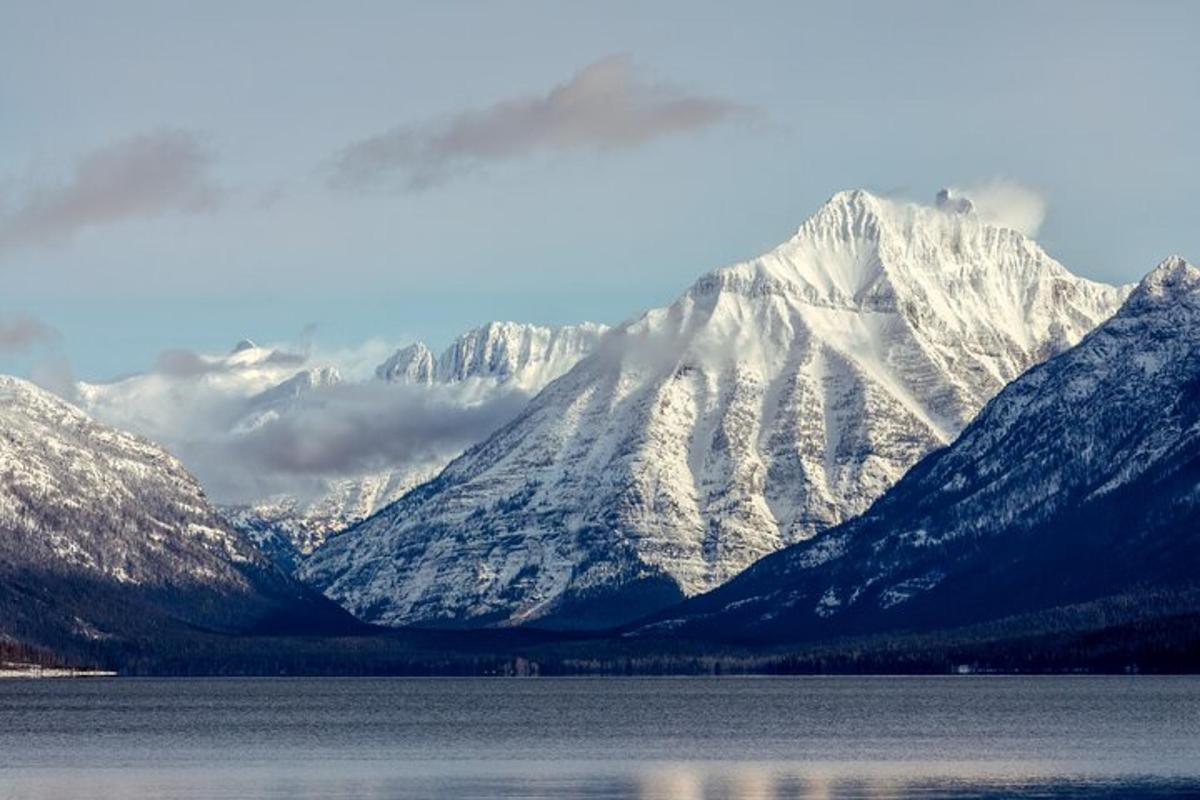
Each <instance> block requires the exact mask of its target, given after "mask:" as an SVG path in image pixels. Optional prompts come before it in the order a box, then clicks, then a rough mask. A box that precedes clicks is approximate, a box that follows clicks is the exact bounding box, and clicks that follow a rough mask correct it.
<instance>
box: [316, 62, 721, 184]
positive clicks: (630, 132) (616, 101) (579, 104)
mask: <svg viewBox="0 0 1200 800" xmlns="http://www.w3.org/2000/svg"><path fill="white" fill-rule="evenodd" d="M743 110H744V108H743V107H742V106H740V105H738V104H737V103H733V102H730V101H728V100H724V99H721V98H717V97H708V96H704V95H699V94H692V93H689V92H687V91H685V90H683V89H680V88H679V87H675V86H671V85H669V84H664V83H654V82H650V81H647V80H645V79H644V78H642V77H641V76H639V75H638V74H637V72H636V71H635V70H634V68H633V65H632V63H631V61H630V59H629V58H628V57H627V56H620V55H618V56H610V57H608V58H604V59H602V60H600V61H597V62H595V63H594V64H591V65H589V66H587V67H584V68H583V69H581V70H580V71H579V72H578V73H576V74H575V75H574V77H572V78H571V79H570V80H569V81H567V82H566V83H563V84H560V85H558V86H555V87H554V88H552V89H551V90H550V91H548V92H547V93H545V94H544V95H540V96H532V97H517V98H512V99H508V100H503V101H500V102H498V103H495V104H494V105H491V106H489V107H487V108H483V109H478V110H471V111H464V112H462V113H460V114H457V115H455V116H453V117H451V118H450V119H448V120H444V121H440V122H429V123H425V124H420V125H411V126H400V127H396V128H393V129H391V130H389V131H386V132H384V133H381V134H379V135H377V136H372V137H370V138H367V139H363V140H361V141H358V142H354V143H353V144H351V145H350V146H348V147H346V148H345V149H344V150H343V151H342V153H341V154H340V156H339V157H338V158H337V161H336V163H335V165H334V170H333V174H332V176H331V178H330V183H331V184H332V185H334V186H339V187H355V186H362V185H365V184H371V183H376V182H379V181H385V180H389V179H393V178H396V177H399V178H400V179H401V181H402V184H403V185H404V186H405V187H407V188H408V189H410V190H415V189H422V188H426V187H429V186H433V185H435V184H439V183H442V182H444V181H446V180H448V179H449V178H450V177H452V176H453V175H455V174H458V173H461V172H464V171H469V170H471V169H473V168H475V167H478V166H479V165H482V164H486V163H489V162H500V161H506V160H511V159H516V158H521V157H524V156H528V155H531V154H534V153H539V152H555V151H567V150H580V149H592V150H600V151H605V150H622V149H628V148H632V147H636V146H638V145H641V144H644V143H646V142H649V141H651V140H653V139H657V138H661V137H664V136H668V135H671V134H675V133H680V132H683V131H689V130H696V129H699V128H704V127H707V126H710V125H713V124H715V123H718V122H721V121H723V120H725V119H727V118H729V117H731V116H732V115H734V114H737V113H739V112H742V111H743Z"/></svg>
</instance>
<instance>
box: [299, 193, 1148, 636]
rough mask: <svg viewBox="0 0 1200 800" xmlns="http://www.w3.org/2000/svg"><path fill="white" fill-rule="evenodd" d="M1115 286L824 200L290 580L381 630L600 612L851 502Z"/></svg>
mask: <svg viewBox="0 0 1200 800" xmlns="http://www.w3.org/2000/svg"><path fill="white" fill-rule="evenodd" d="M1126 293H1127V290H1123V289H1118V288H1115V287H1110V286H1103V285H1101V284H1096V283H1092V282H1090V281H1086V280H1083V279H1081V278H1077V277H1075V276H1073V275H1071V273H1069V272H1068V271H1067V270H1066V269H1065V268H1063V267H1062V266H1061V265H1059V264H1058V263H1057V262H1055V261H1054V260H1053V259H1052V258H1050V257H1049V256H1048V255H1047V254H1046V253H1045V252H1044V251H1043V250H1042V249H1041V248H1040V247H1038V246H1037V245H1036V244H1035V243H1034V242H1032V241H1031V240H1029V239H1027V238H1026V237H1024V236H1022V235H1021V234H1020V233H1018V232H1016V231H1014V230H1010V229H1007V228H1001V227H997V226H994V225H989V224H986V223H985V222H983V221H982V220H980V219H979V218H978V216H977V215H973V214H958V213H947V212H945V211H943V210H939V209H937V208H933V207H926V206H920V205H917V204H906V203H898V202H895V201H891V200H887V199H884V198H879V197H876V196H874V195H871V194H870V193H868V192H864V191H852V192H843V193H839V194H838V195H835V196H834V197H833V198H832V199H831V200H830V201H829V202H828V203H827V204H826V205H825V206H823V207H822V208H821V209H819V210H818V211H817V213H816V214H814V215H813V216H812V217H811V218H810V219H808V220H807V221H806V222H805V223H804V224H802V225H801V226H800V227H799V229H798V231H797V233H796V235H795V236H793V237H792V238H790V239H789V240H788V241H786V242H784V243H783V244H782V245H780V246H779V247H777V248H775V249H774V250H772V251H770V252H768V253H766V254H764V255H762V256H759V257H758V258H755V259H751V260H749V261H746V262H743V263H740V264H736V265H733V266H731V267H726V268H722V269H718V270H714V271H712V272H710V273H707V274H706V275H704V276H702V277H701V278H700V279H699V280H698V281H697V282H696V283H695V284H693V286H692V287H691V288H690V289H689V290H688V291H687V292H685V293H684V294H683V295H682V296H681V297H680V298H679V299H678V300H677V301H676V302H675V303H673V304H672V305H670V306H667V307H665V308H659V309H654V310H651V311H649V312H647V313H645V314H644V315H642V316H641V317H639V318H638V319H635V320H633V321H631V322H628V323H625V324H623V325H621V326H619V327H618V328H616V329H614V330H613V331H612V332H610V333H609V334H608V335H607V336H605V337H604V339H603V341H602V342H601V343H600V345H599V347H598V348H597V350H596V352H595V353H594V354H592V355H591V356H589V357H588V358H586V359H584V360H583V361H581V362H580V363H579V364H578V365H577V366H576V367H575V368H574V369H572V370H571V371H570V372H568V373H566V374H565V375H563V377H561V378H560V379H559V380H557V381H555V382H553V383H551V384H550V385H549V386H548V387H547V388H546V389H545V390H543V391H542V392H541V393H540V394H539V395H538V397H536V398H535V399H534V400H533V401H532V402H531V404H530V405H529V407H528V408H527V409H526V410H525V412H524V413H523V414H522V415H521V416H520V417H518V419H516V420H515V421H514V422H513V423H511V424H510V425H508V426H506V427H505V428H503V429H502V430H500V431H499V432H497V433H496V434H495V435H494V436H492V437H491V438H490V439H489V440H488V441H486V442H484V443H481V444H480V445H478V446H477V447H474V448H472V449H471V450H469V451H468V452H467V453H466V454H464V456H463V457H462V458H460V459H458V460H456V461H455V462H453V463H452V464H451V465H450V466H449V467H447V469H446V470H445V471H444V472H443V473H442V474H441V475H440V476H439V477H438V478H437V479H435V480H434V481H432V482H430V483H428V484H426V485H425V486H423V487H420V488H418V489H417V490H414V491H413V492H412V493H410V494H409V495H407V496H406V497H405V498H403V499H402V500H401V501H400V502H398V503H397V504H396V505H394V506H392V507H390V508H388V509H386V510H384V511H383V512H381V513H380V514H378V515H376V516H375V517H373V518H372V519H370V520H368V521H367V522H366V523H364V524H363V525H361V526H359V527H357V528H355V529H353V530H352V532H350V533H349V534H347V535H346V536H340V537H336V538H335V539H334V540H332V541H331V542H329V544H328V545H327V546H326V547H325V548H323V549H322V550H320V551H318V552H317V553H316V554H315V555H314V557H313V559H311V560H310V561H309V562H308V564H307V565H306V567H305V573H304V574H306V575H307V576H308V578H309V579H310V580H312V581H313V582H314V583H316V584H317V585H319V586H321V587H323V588H325V589H326V591H327V592H328V593H329V594H330V595H331V596H332V597H334V598H336V599H338V600H339V601H341V602H343V603H344V604H346V605H347V606H348V607H350V608H351V609H352V610H354V611H355V612H356V613H358V614H361V615H363V616H364V617H367V618H369V619H371V620H373V621H380V622H385V623H389V624H402V623H411V622H426V623H428V622H453V623H454V624H463V623H464V622H465V623H467V624H500V623H503V624H511V623H519V622H527V621H531V620H543V621H545V622H546V624H580V625H588V624H609V623H612V622H614V621H620V620H619V617H618V615H619V614H627V615H628V616H633V615H636V614H637V613H639V612H641V611H644V610H646V609H647V608H649V607H654V606H656V605H662V604H665V603H667V602H670V601H671V600H672V599H674V598H678V597H679V596H682V595H691V594H695V593H698V592H701V591H704V590H706V589H708V588H711V587H713V586H715V585H717V584H719V583H721V582H723V581H724V580H727V579H728V578H730V577H732V576H733V575H734V574H736V573H737V572H738V571H740V570H741V569H743V568H745V567H746V566H747V565H749V564H750V563H752V562H753V561H755V560H757V559H758V558H760V557H761V556H763V555H766V554H768V553H770V552H773V551H774V550H777V549H779V548H781V547H783V546H785V545H787V544H790V543H793V542H797V541H800V540H803V539H805V538H808V537H811V536H813V535H814V534H816V533H819V532H820V531H823V530H825V529H826V528H828V527H831V526H832V525H835V524H837V523H838V522H841V521H842V520H844V519H846V518H848V517H850V516H853V515H854V514H857V513H859V512H861V511H862V510H864V509H865V508H866V507H867V505H868V504H869V503H870V502H871V501H872V500H873V499H875V498H876V497H878V496H879V495H880V494H882V493H883V491H885V490H886V489H887V488H888V487H889V486H891V485H892V484H893V483H894V482H895V481H896V480H897V479H898V478H899V477H900V476H901V475H902V474H903V473H904V471H905V470H907V469H908V468H909V467H910V466H911V465H912V464H914V463H915V462H916V461H917V460H918V459H919V458H920V457H921V456H923V455H925V454H926V453H928V452H929V451H931V450H933V449H934V448H937V447H940V446H943V445H945V444H947V443H948V442H949V441H950V440H951V439H952V438H953V437H954V436H955V435H956V434H957V433H958V432H959V431H960V430H961V429H962V428H963V426H965V425H966V424H967V422H968V421H969V420H970V419H971V418H972V417H973V416H974V414H975V413H976V412H977V411H978V410H979V409H980V408H981V407H982V406H983V404H984V403H985V402H986V401H987V400H988V399H990V398H991V397H992V396H993V395H994V394H995V393H996V392H998V391H999V390H1000V389H1001V388H1002V387H1003V386H1004V385H1005V384H1006V383H1007V382H1008V381H1010V380H1012V379H1013V378H1015V377H1016V376H1017V375H1019V374H1020V373H1021V372H1022V371H1024V370H1025V369H1026V368H1028V367H1029V366H1030V365H1032V364H1034V363H1037V362H1038V361H1041V360H1043V359H1045V358H1046V357H1048V356H1050V355H1052V354H1054V353H1056V352H1058V351H1060V350H1062V349H1064V348H1065V347H1067V346H1069V345H1071V344H1073V343H1074V342H1076V341H1078V339H1079V338H1080V337H1081V336H1082V335H1083V334H1085V333H1086V332H1087V331H1088V330H1090V329H1091V328H1092V327H1094V326H1095V324H1097V323H1098V322H1100V321H1101V320H1103V319H1105V318H1107V317H1108V316H1109V315H1110V314H1111V313H1112V311H1113V310H1115V308H1116V307H1117V306H1118V305H1119V303H1120V302H1121V301H1122V300H1123V298H1124V297H1125V295H1126Z"/></svg>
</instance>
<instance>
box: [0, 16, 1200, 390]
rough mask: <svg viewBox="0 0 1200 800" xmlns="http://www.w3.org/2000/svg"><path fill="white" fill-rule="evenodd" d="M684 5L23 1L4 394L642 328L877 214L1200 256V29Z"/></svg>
mask: <svg viewBox="0 0 1200 800" xmlns="http://www.w3.org/2000/svg"><path fill="white" fill-rule="evenodd" d="M648 5H649V4H645V3H624V4H623V3H603V4H600V3H596V4H584V3H571V4H562V3H532V2H530V3H486V4H484V3H479V4H476V3H421V4H405V3H394V2H388V3H368V2H344V3H332V2H330V3H300V2H279V3H273V2H265V1H263V2H255V3H224V2H211V3H205V4H197V3H190V4H184V3H170V2H147V3H123V2H112V3H105V4H103V8H102V7H101V4H95V3H84V2H77V3H55V2H36V3H35V2H21V3H18V2H10V1H9V0H0V277H2V281H0V287H2V289H0V331H4V330H7V331H9V335H8V340H9V342H10V344H9V346H7V347H4V346H3V343H4V341H5V338H4V336H0V370H3V371H15V372H26V371H28V370H29V369H30V368H31V366H32V365H33V364H35V363H37V362H38V361H39V360H45V359H59V360H65V361H67V362H69V363H70V364H71V366H72V367H73V369H74V371H75V372H76V373H77V374H79V375H81V376H83V377H87V378H103V377H108V376H112V375H115V374H119V373H122V372H127V371H133V370H138V369H142V368H145V367H147V366H148V365H149V364H151V363H152V362H153V360H154V357H155V355H156V354H157V353H158V352H160V351H162V350H165V349H168V348H193V349H199V350H225V349H228V348H229V347H230V346H232V344H233V342H235V341H236V340H237V339H239V338H241V337H243V336H249V337H252V338H255V339H260V340H266V341H287V340H290V339H295V338H296V337H298V336H299V335H300V332H301V331H302V330H303V329H304V328H305V326H308V325H310V324H313V323H315V325H316V338H317V340H318V342H319V343H320V344H321V345H322V346H325V347H330V348H333V347H341V346H348V345H351V344H353V343H355V342H359V341H362V340H364V339H368V338H380V339H384V340H388V341H394V342H397V343H399V342H402V341H405V340H408V339H411V338H414V337H419V338H424V339H426V340H428V341H429V342H430V343H431V344H433V345H434V346H440V345H443V344H445V343H446V342H447V341H448V339H449V338H450V337H451V336H452V335H453V334H454V333H456V332H458V331H460V330H462V329H465V328H467V327H470V326H473V325H476V324H479V323H481V322H483V321H486V320H488V319H494V318H501V319H517V320H528V321H533V322H541V323H550V324H554V323H565V322H570V321H575V320H579V319H595V320H599V321H603V322H616V321H619V320H621V319H623V318H626V317H628V316H631V315H632V314H634V313H635V312H637V311H639V310H640V309H643V308H645V307H648V306H652V305H656V304H661V303H664V302H667V301H669V300H670V299H672V298H673V297H674V296H675V295H676V294H678V293H679V292H680V291H682V290H683V289H684V288H685V287H686V286H687V285H688V284H689V283H690V282H691V281H692V280H693V279H694V278H695V277H696V276H697V275H699V274H700V273H702V272H703V271H705V270H707V269H709V268H712V267H716V266H720V265H722V264H725V263H729V262H732V261H736V260H740V259H743V258H746V257H749V256H752V255H754V254H756V253H758V252H760V251H762V250H764V249H767V248H769V247H771V246H772V245H774V244H776V243H777V242H779V241H781V240H783V239H785V238H786V237H787V236H788V235H789V234H790V233H791V231H792V230H793V229H794V228H795V227H796V226H797V225H799V223H800V222H801V221H802V220H803V219H804V218H805V217H806V216H807V215H808V214H810V213H811V212H812V211H813V210H814V209H816V208H817V207H818V206H819V205H820V203H821V202H822V201H823V200H824V199H826V198H827V197H828V196H830V195H831V194H833V193H834V192H836V191H838V190H840V189H844V188H852V187H867V188H871V189H875V190H877V191H880V192H885V193H889V194H898V195H903V196H907V197H911V198H915V199H927V198H931V197H932V196H933V194H934V193H935V192H936V191H937V189H938V188H939V187H941V186H943V185H960V186H970V185H974V184H979V183H984V182H988V181H992V180H995V179H1004V180H1007V181H1013V182H1016V183H1019V184H1022V185H1024V186H1028V187H1031V188H1032V189H1034V190H1036V191H1037V192H1038V193H1039V194H1040V195H1041V196H1042V197H1044V198H1045V200H1046V202H1047V208H1048V212H1047V215H1046V219H1045V223H1044V224H1043V225H1042V227H1041V232H1040V234H1039V236H1038V239H1039V241H1040V242H1041V243H1042V244H1043V245H1044V246H1045V247H1046V248H1047V249H1048V250H1049V251H1050V252H1051V254H1052V255H1054V256H1055V257H1057V258H1059V260H1061V261H1063V263H1065V264H1066V265H1067V266H1068V267H1069V268H1071V269H1072V270H1074V271H1076V272H1078V273H1080V274H1083V275H1086V276H1089V277H1093V278H1097V279H1101V280H1107V281H1114V282H1117V281H1120V282H1124V281H1129V280H1134V279H1136V278H1137V277H1139V276H1140V275H1141V274H1142V273H1144V272H1146V271H1147V270H1149V269H1150V268H1151V267H1152V266H1153V265H1154V264H1155V263H1157V262H1158V261H1159V260H1160V259H1161V258H1163V257H1165V256H1166V255H1168V254H1171V253H1180V254H1182V255H1184V256H1185V257H1188V258H1190V259H1191V260H1193V261H1194V260H1196V259H1198V258H1200V225H1197V223H1196V220H1197V219H1198V218H1200V213H1198V212H1200V203H1198V202H1197V200H1196V187H1197V186H1200V148H1197V145H1196V141H1195V137H1196V131H1197V130H1200V89H1198V88H1197V87H1198V85H1200V82H1198V81H1197V80H1196V76H1197V75H1200V47H1197V41H1196V40H1197V31H1200V4H1197V3H1187V2H1176V3H1172V2H1159V3H1136V4H1135V3H1124V4H1118V3H1105V2H1086V3H1071V2H1055V3H1040V2H1038V3H1023V2H1006V3H960V2H947V3H918V2H908V3H895V2H893V3H865V2H864V3H845V4H841V3H837V4H835V3H821V4H804V3H744V4H731V3H696V2H664V3H658V4H654V5H653V6H652V7H647V6H648ZM596 64H600V65H601V67H598V68H596V69H594V70H593V71H592V72H588V71H587V69H588V67H589V65H596ZM604 65H608V67H605V66H604ZM613 65H615V66H613ZM605 70H608V72H606V71H605ZM613 70H615V72H613ZM581 71H583V72H582V73H581ZM581 75H582V77H581ZM596 76H599V77H596ZM556 87H557V93H556ZM597 87H598V88H597ZM614 92H615V94H616V100H615V101H614V100H613V96H614ZM580 98H583V99H582V100H580ZM580 103H582V104H583V106H584V107H583V110H582V111H580V110H579V109H580ZM614 103H615V105H614ZM589 104H590V105H589ZM611 108H615V109H616V111H615V112H614V113H611V114H610V113H608V112H609V110H610V109H611ZM564 115H565V116H564ZM147 152H149V153H150V156H149V161H147V160H146V158H147V156H146V153H147ZM131 153H133V154H134V155H133V156H130V154H131ZM364 153H367V154H368V155H369V156H370V157H369V158H367V161H366V163H367V169H368V172H369V173H370V174H369V175H368V179H363V180H359V179H357V178H356V179H355V180H339V179H338V178H339V176H343V177H344V175H343V173H345V172H346V169H347V164H351V163H353V164H354V165H359V166H361V163H362V159H359V160H353V159H355V158H358V157H359V156H362V155H363V154H364ZM131 158H132V159H133V161H130V159H131ZM89 159H90V160H89ZM139 159H140V160H139ZM131 163H133V164H135V165H136V166H138V168H139V169H141V170H143V171H142V172H141V173H139V176H140V177H137V178H136V179H135V180H133V181H132V183H131V182H130V181H129V180H126V179H125V178H124V177H123V176H122V175H117V177H116V178H114V179H112V180H110V178H113V174H114V171H117V172H119V171H120V169H124V168H125V167H128V166H129V164H131ZM113 165H116V166H113ZM89 170H90V171H89ZM355 175H357V177H358V178H361V177H362V176H361V175H358V173H355ZM137 181H141V183H138V182H137ZM130 185H133V186H134V187H135V189H137V191H136V192H134V193H133V194H132V195H129V194H128V191H132V190H128V187H129V186H130ZM122 191H127V195H126V196H116V197H110V196H108V195H107V194H106V193H109V192H115V193H116V194H117V195H120V194H121V192H122ZM30 325H32V326H33V328H30V327H29V326H30ZM47 330H52V331H53V332H54V333H52V334H51V333H47V332H46V331H47ZM14 331H15V333H14ZM22 331H24V332H25V333H21V332H22ZM25 334H28V335H25ZM26 340H28V343H27V346H24V345H22V344H20V343H21V342H25V341H26Z"/></svg>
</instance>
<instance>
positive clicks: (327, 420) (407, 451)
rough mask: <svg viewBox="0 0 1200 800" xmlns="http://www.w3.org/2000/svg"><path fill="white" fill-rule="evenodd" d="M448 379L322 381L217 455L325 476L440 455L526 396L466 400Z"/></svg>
mask: <svg viewBox="0 0 1200 800" xmlns="http://www.w3.org/2000/svg"><path fill="white" fill-rule="evenodd" d="M457 394H458V392H456V391H455V389H454V388H452V387H436V386H435V387H428V386H404V385H396V384H391V383H386V382H382V381H376V382H364V383H353V384H341V385H335V386H327V387H322V388H320V389H317V390H313V391H311V392H309V393H308V394H305V395H302V396H301V397H299V398H297V399H296V400H295V401H294V402H293V403H292V404H291V405H289V407H288V408H287V409H286V410H285V411H284V412H283V413H281V414H279V415H278V416H273V417H271V418H269V419H268V420H267V421H266V422H264V423H263V424H261V425H259V426H257V427H254V428H253V429H251V430H249V431H245V432H242V433H240V434H239V435H238V436H236V437H234V438H232V439H230V440H228V441H227V442H225V445H226V446H227V448H228V452H227V453H226V455H232V456H233V458H232V459H228V458H225V459H223V460H224V463H225V464H229V463H236V464H239V465H241V466H242V467H243V468H245V469H247V470H248V471H249V472H251V473H253V474H255V475H272V474H280V473H282V474H298V475H311V476H330V475H344V474H355V473H361V472H365V471H370V470H380V469H389V468H395V467H399V466H403V465H419V464H423V463H428V462H442V461H445V460H448V459H449V458H451V457H452V456H454V455H455V454H457V453H459V452H461V451H462V450H463V449H464V448H466V447H467V446H469V445H471V444H474V443H475V442H477V441H480V440H481V439H483V438H485V437H486V436H487V435H488V434H489V433H491V432H492V431H494V430H495V429H496V428H498V427H499V426H500V425H501V424H503V423H504V422H506V421H508V420H509V419H512V418H513V417H514V416H516V414H517V413H518V412H519V411H520V409H521V408H522V407H523V406H524V405H525V403H526V402H527V401H528V399H529V396H528V395H527V394H524V393H522V392H518V391H512V390H502V391H497V392H496V393H494V394H493V395H492V396H490V397H489V398H488V399H487V401H486V402H483V403H472V404H466V403H462V402H460V400H459V398H458V397H457V396H456V395H457Z"/></svg>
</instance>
